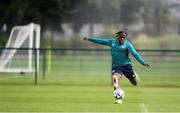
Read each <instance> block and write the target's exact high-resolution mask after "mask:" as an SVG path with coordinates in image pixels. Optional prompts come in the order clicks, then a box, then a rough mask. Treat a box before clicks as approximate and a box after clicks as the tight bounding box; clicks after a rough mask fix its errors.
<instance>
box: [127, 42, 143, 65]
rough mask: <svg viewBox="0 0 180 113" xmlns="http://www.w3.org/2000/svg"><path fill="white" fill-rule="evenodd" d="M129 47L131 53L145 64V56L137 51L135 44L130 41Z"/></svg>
mask: <svg viewBox="0 0 180 113" xmlns="http://www.w3.org/2000/svg"><path fill="white" fill-rule="evenodd" d="M128 49H129V51H130V53H131V54H132V55H133V56H134V58H135V59H136V60H137V61H138V62H139V63H140V64H142V65H144V64H145V62H144V60H143V58H142V57H141V56H140V54H139V53H138V52H137V51H136V49H135V48H134V47H133V45H132V44H131V43H130V42H128Z"/></svg>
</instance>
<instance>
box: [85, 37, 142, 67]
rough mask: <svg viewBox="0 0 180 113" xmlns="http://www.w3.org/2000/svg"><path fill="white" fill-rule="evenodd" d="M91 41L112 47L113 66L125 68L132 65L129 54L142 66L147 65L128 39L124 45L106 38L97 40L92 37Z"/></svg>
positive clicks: (116, 40)
mask: <svg viewBox="0 0 180 113" xmlns="http://www.w3.org/2000/svg"><path fill="white" fill-rule="evenodd" d="M88 40H89V41H91V42H94V43H97V44H102V45H106V46H109V47H111V56H112V66H113V67H117V66H124V65H128V64H131V60H130V59H129V57H128V55H129V52H130V53H131V54H132V55H133V56H134V57H135V59H136V60H137V61H138V62H139V63H141V64H142V65H144V64H145V62H144V60H143V58H142V57H141V56H140V55H139V53H138V52H137V51H136V50H135V48H134V47H133V45H132V44H131V42H130V41H128V40H127V39H126V40H125V41H124V43H122V44H120V43H119V41H118V39H116V38H113V39H105V38H97V37H90V38H88Z"/></svg>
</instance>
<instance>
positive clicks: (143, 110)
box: [139, 103, 149, 113]
mask: <svg viewBox="0 0 180 113" xmlns="http://www.w3.org/2000/svg"><path fill="white" fill-rule="evenodd" d="M139 107H140V109H141V112H142V113H149V111H148V108H147V106H146V105H145V104H144V103H141V104H139Z"/></svg>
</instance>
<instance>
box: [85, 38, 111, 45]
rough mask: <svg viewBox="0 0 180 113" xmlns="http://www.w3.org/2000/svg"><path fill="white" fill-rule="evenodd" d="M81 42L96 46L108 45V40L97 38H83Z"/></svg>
mask: <svg viewBox="0 0 180 113" xmlns="http://www.w3.org/2000/svg"><path fill="white" fill-rule="evenodd" d="M83 40H88V41H91V42H94V43H97V44H102V45H108V46H109V45H110V43H111V42H110V40H109V39H104V38H97V37H90V38H88V37H83Z"/></svg>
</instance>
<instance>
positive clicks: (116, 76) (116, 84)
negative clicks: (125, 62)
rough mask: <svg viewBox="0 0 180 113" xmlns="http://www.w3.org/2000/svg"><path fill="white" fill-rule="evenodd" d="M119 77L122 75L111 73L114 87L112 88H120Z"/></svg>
mask: <svg viewBox="0 0 180 113" xmlns="http://www.w3.org/2000/svg"><path fill="white" fill-rule="evenodd" d="M121 77H122V75H121V74H119V73H114V74H113V76H112V78H113V88H114V90H116V89H119V88H120V84H119V80H120V78H121Z"/></svg>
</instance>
